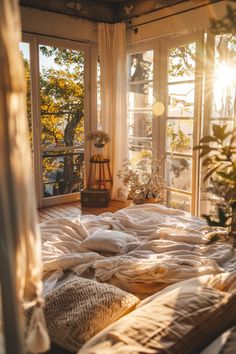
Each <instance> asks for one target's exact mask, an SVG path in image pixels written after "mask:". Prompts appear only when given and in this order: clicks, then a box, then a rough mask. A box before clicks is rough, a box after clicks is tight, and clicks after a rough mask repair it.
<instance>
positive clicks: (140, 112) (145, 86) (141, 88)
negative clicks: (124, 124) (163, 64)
mask: <svg viewBox="0 0 236 354" xmlns="http://www.w3.org/2000/svg"><path fill="white" fill-rule="evenodd" d="M153 53H154V52H153V50H147V51H143V52H137V53H135V54H130V55H129V56H128V77H129V82H128V125H129V158H130V161H131V163H133V165H134V166H135V165H136V164H137V163H138V162H139V161H140V160H141V159H142V158H143V157H144V156H147V155H150V156H151V153H152V119H153V112H152V109H153V103H154V97H153V58H154V55H153Z"/></svg>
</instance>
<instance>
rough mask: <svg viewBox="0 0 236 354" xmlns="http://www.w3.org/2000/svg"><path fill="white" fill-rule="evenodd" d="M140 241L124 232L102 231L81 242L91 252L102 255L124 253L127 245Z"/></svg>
mask: <svg viewBox="0 0 236 354" xmlns="http://www.w3.org/2000/svg"><path fill="white" fill-rule="evenodd" d="M137 241H138V240H137V239H136V238H135V237H134V236H132V235H129V234H126V233H125V232H122V231H114V230H100V231H96V232H94V234H92V235H91V236H89V237H88V238H87V239H85V240H84V241H83V242H81V245H82V246H83V247H85V248H87V249H89V250H91V251H95V252H102V253H123V252H124V251H125V249H126V246H127V243H131V242H137Z"/></svg>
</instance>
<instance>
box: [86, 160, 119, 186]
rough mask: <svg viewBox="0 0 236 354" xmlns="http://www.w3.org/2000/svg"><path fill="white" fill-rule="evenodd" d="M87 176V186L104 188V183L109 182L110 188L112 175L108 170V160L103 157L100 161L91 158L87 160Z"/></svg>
mask: <svg viewBox="0 0 236 354" xmlns="http://www.w3.org/2000/svg"><path fill="white" fill-rule="evenodd" d="M89 163H90V167H89V178H88V186H87V188H98V189H102V188H106V184H107V183H110V188H109V189H111V187H112V183H113V181H112V176H111V170H110V160H109V159H103V160H101V161H95V160H93V159H91V160H90V161H89Z"/></svg>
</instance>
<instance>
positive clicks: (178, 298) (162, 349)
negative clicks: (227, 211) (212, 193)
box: [40, 204, 236, 354]
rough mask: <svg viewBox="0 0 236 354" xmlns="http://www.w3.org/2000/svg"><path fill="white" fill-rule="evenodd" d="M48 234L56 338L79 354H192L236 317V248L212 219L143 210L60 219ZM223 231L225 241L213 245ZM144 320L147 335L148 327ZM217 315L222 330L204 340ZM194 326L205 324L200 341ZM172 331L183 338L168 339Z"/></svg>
mask: <svg viewBox="0 0 236 354" xmlns="http://www.w3.org/2000/svg"><path fill="white" fill-rule="evenodd" d="M40 228H41V235H42V257H43V266H44V296H45V314H46V319H47V322H48V326H49V333H50V335H51V337H52V340H53V341H54V342H55V343H57V344H59V345H61V346H63V347H64V348H66V349H69V350H71V351H72V352H76V351H77V350H79V349H80V348H81V347H82V346H83V345H84V344H85V343H87V344H85V346H84V347H83V348H82V349H80V353H81V354H84V353H90V354H91V353H95V354H97V353H101V354H102V353H116V354H118V353H120V354H121V353H132V354H134V353H180V354H184V353H189V354H193V353H198V352H199V350H200V349H202V348H204V347H205V346H206V345H207V344H208V343H210V341H212V340H213V339H215V337H216V336H217V335H219V334H221V332H224V331H225V330H226V329H228V328H229V327H232V326H233V324H234V323H235V321H236V315H235V313H236V299H235V295H234V294H235V288H236V257H235V250H234V248H233V247H232V245H231V244H230V242H226V241H225V239H224V236H223V235H222V230H213V229H211V228H209V227H208V226H207V225H206V223H205V222H204V221H203V220H200V219H198V218H194V217H190V216H189V215H188V214H186V213H185V212H183V211H179V210H174V209H170V208H167V207H165V206H163V205H158V204H143V205H136V206H130V207H128V208H125V209H122V210H120V211H117V212H116V213H113V214H112V213H103V214H101V215H99V216H95V215H86V216H79V217H78V218H60V219H56V220H51V221H48V222H46V223H43V224H41V225H40ZM215 233H218V235H219V236H221V237H222V239H221V241H219V242H216V243H209V239H210V238H211V237H212V235H213V234H215ZM198 300H199V301H200V304H199V303H198ZM204 301H205V302H204ZM209 301H210V303H211V305H210V303H209ZM171 304H172V305H171ZM167 308H168V311H167V312H165V311H166V309H167ZM176 308H177V309H178V311H177V314H176V313H175V310H176ZM209 308H210V309H211V311H210V312H211V313H210V314H209ZM164 309H165V310H164ZM170 309H171V310H170ZM183 309H185V310H186V311H185V312H186V313H185V314H183V313H182V312H183ZM213 309H215V312H214V311H213ZM219 309H221V311H220V312H219ZM198 310H199V311H198ZM217 311H218V312H217ZM198 312H199V313H198ZM226 312H227V313H228V312H229V313H230V315H227V316H226ZM173 313H174V314H175V316H173V318H175V321H171V314H172V315H173ZM194 313H195V315H194V316H195V317H194V319H193V318H192V316H190V314H194ZM147 314H149V315H147ZM157 314H158V316H159V317H160V318H159V319H158V318H157V317H158V316H157ZM161 314H162V315H161ZM152 315H153V316H152ZM145 316H146V317H145ZM220 316H221V317H222V318H221V317H220ZM152 317H153V318H152ZM182 317H183V318H184V319H186V318H188V317H191V321H190V323H187V324H186V323H184V321H183V324H184V325H183V326H182V327H181V326H180V327H181V328H180V327H178V326H177V327H176V326H175V327H174V328H172V327H171V326H172V325H173V323H175V324H176V323H181V321H182ZM208 317H209V318H210V319H209V318H208ZM225 317H227V318H226V319H225ZM145 318H146V320H147V323H146V325H147V327H146V329H145V326H144V325H143V326H142V325H141V327H140V328H139V326H138V325H137V323H140V324H142V319H143V321H144V322H145ZM147 318H148V319H147ZM203 319H204V321H203V323H202V322H201V321H200V320H203ZM216 319H217V323H218V322H220V323H223V324H222V325H220V326H218V325H214V327H213V329H212V330H211V331H209V333H208V336H207V337H208V338H206V339H202V337H201V336H202V335H201V333H200V332H204V331H203V329H204V323H210V322H209V321H213V320H214V321H215V320H216ZM117 320H118V321H117ZM176 320H177V322H176ZM122 321H123V322H122ZM153 321H154V322H153ZM155 321H157V323H156V322H155ZM199 321H200V322H199ZM144 322H143V324H144ZM134 324H135V325H134ZM164 324H165V328H164ZM190 324H191V325H190ZM109 326H113V327H112V328H111V329H109V328H110V327H109ZM160 326H161V327H160ZM191 326H192V327H191ZM190 327H191V328H194V329H195V328H196V327H197V328H198V334H197V335H198V336H199V338H198V340H194V339H193V337H191V336H192V335H193V333H192V332H191V330H189V331H188V329H189V328H190ZM154 328H155V331H154V332H155V334H154V333H153V329H154ZM157 328H159V329H158V330H157ZM199 328H201V331H200V330H199ZM208 330H209V329H208ZM100 331H102V332H100ZM104 331H105V332H104ZM106 331H108V332H106ZM109 331H110V332H109ZM205 331H207V328H205ZM98 332H99V334H98V335H97V336H98V339H96V338H97V336H95V337H94V335H95V334H97V333H98ZM140 332H142V335H140ZM167 332H170V333H172V334H173V333H174V336H172V337H171V338H169V337H168V336H167V337H165V340H164V341H163V338H162V336H163V333H165V334H167ZM190 332H191V333H190ZM111 333H113V335H111ZM150 333H153V334H152V338H150ZM99 335H100V337H99ZM197 335H196V333H195V337H196V338H195V339H197ZM94 338H95V339H94ZM166 338H167V340H166ZM180 338H182V339H181V340H180ZM197 342H198V345H197V344H196V343H197ZM91 343H92V344H91ZM170 343H172V344H173V343H174V345H170ZM183 343H185V347H184V348H183V346H182V345H183ZM186 343H188V344H186ZM189 343H191V345H190V344H189Z"/></svg>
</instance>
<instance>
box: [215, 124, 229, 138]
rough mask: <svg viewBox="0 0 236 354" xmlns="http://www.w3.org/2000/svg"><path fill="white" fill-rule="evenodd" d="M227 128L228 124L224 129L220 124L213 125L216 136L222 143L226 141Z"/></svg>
mask: <svg viewBox="0 0 236 354" xmlns="http://www.w3.org/2000/svg"><path fill="white" fill-rule="evenodd" d="M226 127H227V125H226V124H224V125H223V126H222V127H221V126H220V125H218V124H213V127H212V129H213V133H214V136H215V137H216V138H217V139H219V140H221V141H222V140H224V135H225V129H226Z"/></svg>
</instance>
